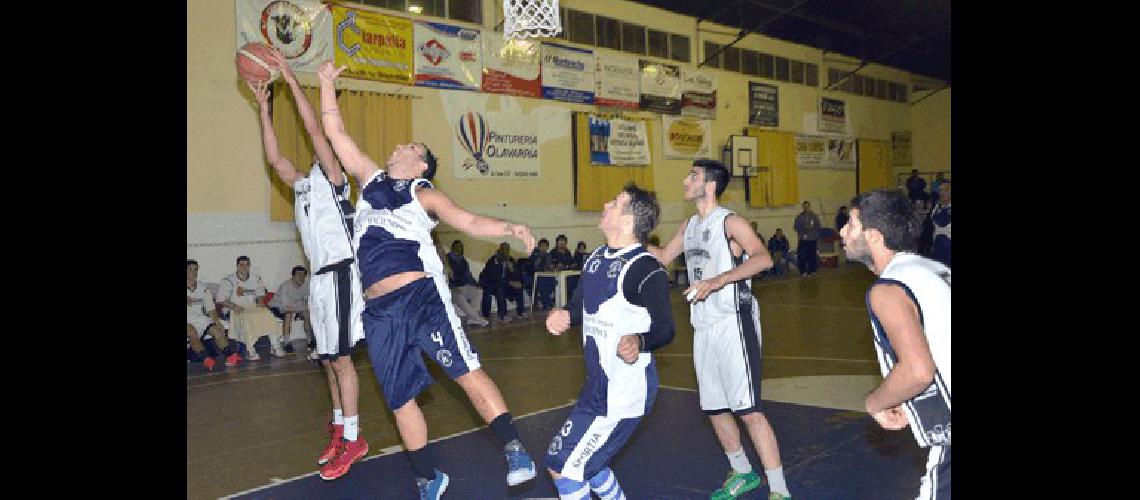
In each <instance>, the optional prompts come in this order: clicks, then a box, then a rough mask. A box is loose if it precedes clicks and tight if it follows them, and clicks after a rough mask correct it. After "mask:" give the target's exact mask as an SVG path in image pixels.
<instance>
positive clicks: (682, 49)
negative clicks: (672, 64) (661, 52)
mask: <svg viewBox="0 0 1140 500" xmlns="http://www.w3.org/2000/svg"><path fill="white" fill-rule="evenodd" d="M692 57H693V54H692V52H691V51H690V50H689V37H687V36H684V35H673V34H670V35H669V59H672V60H674V61H681V62H689V60H690V59H692Z"/></svg>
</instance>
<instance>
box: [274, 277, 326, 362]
mask: <svg viewBox="0 0 1140 500" xmlns="http://www.w3.org/2000/svg"><path fill="white" fill-rule="evenodd" d="M308 275H309V272H308V271H307V270H306V269H305V266H294V267H293V271H292V277H291V278H289V279H287V280H285V282H284V283H281V286H279V287H277V293H275V294H273V299H271V300H270V301H269V311H270V312H272V313H273V315H274V316H277V318H278V319H280V320H281V337H282V338H283V339H285V342H289V338H290V331H291V330H292V329H293V328H292V327H293V319H294V318H298V319H301V320H303V321H304V322H305V333H306V334H308V335H309V337H310V338H311V337H312V335H313V326H312V324H311V323H309V282H308V280H306V279H305V278H306V277H307V276H308ZM314 345H315V344H314Z"/></svg>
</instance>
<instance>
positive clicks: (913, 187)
mask: <svg viewBox="0 0 1140 500" xmlns="http://www.w3.org/2000/svg"><path fill="white" fill-rule="evenodd" d="M906 190H907V193H908V197H909V198H910V202H911V204H913V205H914V208H916V209H922V208H926V196H927V195H926V179H923V178H922V177H921V176H919V175H918V169H917V168H916V169H913V170H911V171H910V177H909V178H907V180H906Z"/></svg>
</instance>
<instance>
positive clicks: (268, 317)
mask: <svg viewBox="0 0 1140 500" xmlns="http://www.w3.org/2000/svg"><path fill="white" fill-rule="evenodd" d="M249 268H250V261H249V257H246V256H244V255H242V256H240V257H238V258H237V271H236V272H234V273H233V274H231V275H229V276H226V277H225V278H222V284H221V287H219V288H218V297H217V298H218V302H219V303H220V304H222V306H223V307H225V308H226V309H227V310H229V311H230V322H231V324H232V325H233V331H234V337H235V338H238V339H241V342H244V343H245V347H246V350H247V356H246V358H247V359H249V360H250V361H257V360H260V359H261V356H260V355H258V354H257V350H256V349H254V348H253V345H254V344H255V343H257V339H259V338H261V336H262V335H269V345H270V348H271V350H272V352H273V356H275V357H282V356H284V355H285V353H284V352H282V350H281V346H280V344H281V333H280V330H278V328H277V318H274V317H273V313H271V312H269V308H268V307H267V306H266V305H265V304H264V303H263V302H262V299H264V298H265V292H266V289H265V285H264V284H263V283H262V281H261V276H258V275H256V274H252V273H250V272H249Z"/></svg>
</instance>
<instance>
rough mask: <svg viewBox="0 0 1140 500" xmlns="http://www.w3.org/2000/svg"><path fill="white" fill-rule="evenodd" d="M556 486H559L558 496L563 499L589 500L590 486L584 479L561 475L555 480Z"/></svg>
mask: <svg viewBox="0 0 1140 500" xmlns="http://www.w3.org/2000/svg"><path fill="white" fill-rule="evenodd" d="M554 487H556V488H558V498H559V499H561V500H583V499H586V500H588V499H589V498H590V488H589V487H588V486H586V483H585V482H582V481H575V480H573V479H570V478H568V477H560V478H558V479H555V480H554Z"/></svg>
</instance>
